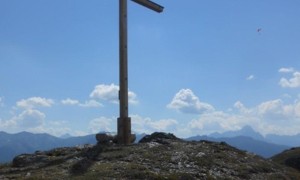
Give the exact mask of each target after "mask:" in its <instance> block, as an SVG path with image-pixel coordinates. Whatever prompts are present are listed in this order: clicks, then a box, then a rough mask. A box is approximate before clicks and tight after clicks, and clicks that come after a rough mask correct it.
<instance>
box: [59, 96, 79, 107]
mask: <svg viewBox="0 0 300 180" xmlns="http://www.w3.org/2000/svg"><path fill="white" fill-rule="evenodd" d="M61 103H62V104H63V105H71V106H73V105H78V104H79V101H78V100H76V99H71V98H67V99H63V100H61Z"/></svg>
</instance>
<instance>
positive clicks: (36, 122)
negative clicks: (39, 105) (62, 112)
mask: <svg viewBox="0 0 300 180" xmlns="http://www.w3.org/2000/svg"><path fill="white" fill-rule="evenodd" d="M45 118H46V115H45V114H44V113H42V112H40V111H38V110H34V109H26V110H24V111H23V112H22V113H21V114H19V115H18V116H14V117H13V118H12V119H10V120H9V121H11V122H8V125H14V126H15V127H14V128H24V129H28V128H34V127H38V126H41V125H43V123H44V121H45Z"/></svg>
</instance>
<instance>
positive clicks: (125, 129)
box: [117, 0, 163, 144]
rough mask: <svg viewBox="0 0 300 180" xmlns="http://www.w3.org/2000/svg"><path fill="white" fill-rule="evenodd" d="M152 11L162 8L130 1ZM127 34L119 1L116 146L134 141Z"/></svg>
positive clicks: (123, 1)
mask: <svg viewBox="0 0 300 180" xmlns="http://www.w3.org/2000/svg"><path fill="white" fill-rule="evenodd" d="M132 1H134V2H136V3H138V4H140V5H142V6H145V7H147V8H149V9H151V10H153V11H156V12H162V11H163V7H162V6H160V5H158V4H156V3H154V2H152V1H150V0H132ZM127 36H128V32H127V0H119V38H120V39H119V41H120V42H119V43H120V44H119V54H120V57H119V58H120V59H119V63H120V67H119V73H120V74H119V81H120V82H119V83H120V84H119V87H120V89H119V102H120V117H119V118H118V122H117V124H118V127H117V128H118V134H117V143H118V144H130V143H133V141H134V140H135V135H134V134H131V118H130V117H128V38H127Z"/></svg>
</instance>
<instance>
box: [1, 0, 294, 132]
mask: <svg viewBox="0 0 300 180" xmlns="http://www.w3.org/2000/svg"><path fill="white" fill-rule="evenodd" d="M155 2H157V3H159V4H162V5H163V6H165V10H164V12H163V13H161V14H158V13H155V12H152V11H150V10H148V9H145V8H144V7H141V6H139V5H137V4H135V3H134V2H132V1H130V0H129V1H128V11H129V12H128V13H129V14H128V18H129V20H128V21H129V22H128V27H129V29H128V31H129V90H130V94H129V97H130V106H129V113H130V117H131V118H132V130H133V131H134V132H136V133H142V132H146V133H151V132H154V131H166V132H172V133H175V134H176V135H178V136H180V137H187V136H192V135H197V134H209V133H212V132H216V131H217V132H224V131H228V130H238V129H240V128H242V127H243V126H245V125H251V126H252V127H253V128H254V129H255V130H256V131H259V132H261V133H262V134H268V133H274V134H289V135H292V134H297V133H300V91H299V89H300V51H299V49H300V34H299V32H300V25H299V20H298V17H300V11H299V7H300V2H298V1H294V0H286V1H282V0H265V1H261V0H247V1H233V0H229V1H217V0H209V1H208V0H207V1H206V0H201V1H200V0H189V1H188V2H185V1H164V0H156V1H155ZM0 27H1V28H0V122H1V123H0V130H2V131H6V132H10V133H15V132H20V131H30V132H38V133H41V132H42V133H44V132H46V133H50V134H53V135H56V136H60V135H62V134H65V133H69V134H72V135H85V134H91V133H96V132H98V131H116V119H117V118H118V116H119V106H118V99H117V92H118V83H119V80H118V62H119V55H118V52H119V51H118V37H119V36H118V1H117V0H101V1H98V0H89V1H83V0H63V1H62V0H51V1H50V0H48V1H38V0H27V1H18V0H2V1H0Z"/></svg>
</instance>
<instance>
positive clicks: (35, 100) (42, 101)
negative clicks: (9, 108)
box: [17, 97, 54, 109]
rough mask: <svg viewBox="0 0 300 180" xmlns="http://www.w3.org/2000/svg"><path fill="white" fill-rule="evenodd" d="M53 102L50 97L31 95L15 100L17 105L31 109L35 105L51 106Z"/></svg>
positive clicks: (35, 106)
mask: <svg viewBox="0 0 300 180" xmlns="http://www.w3.org/2000/svg"><path fill="white" fill-rule="evenodd" d="M53 104H54V101H53V100H52V99H46V98H41V97H31V98H28V99H22V100H20V101H18V102H17V107H19V108H23V109H33V108H37V107H51V106H52V105H53Z"/></svg>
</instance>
